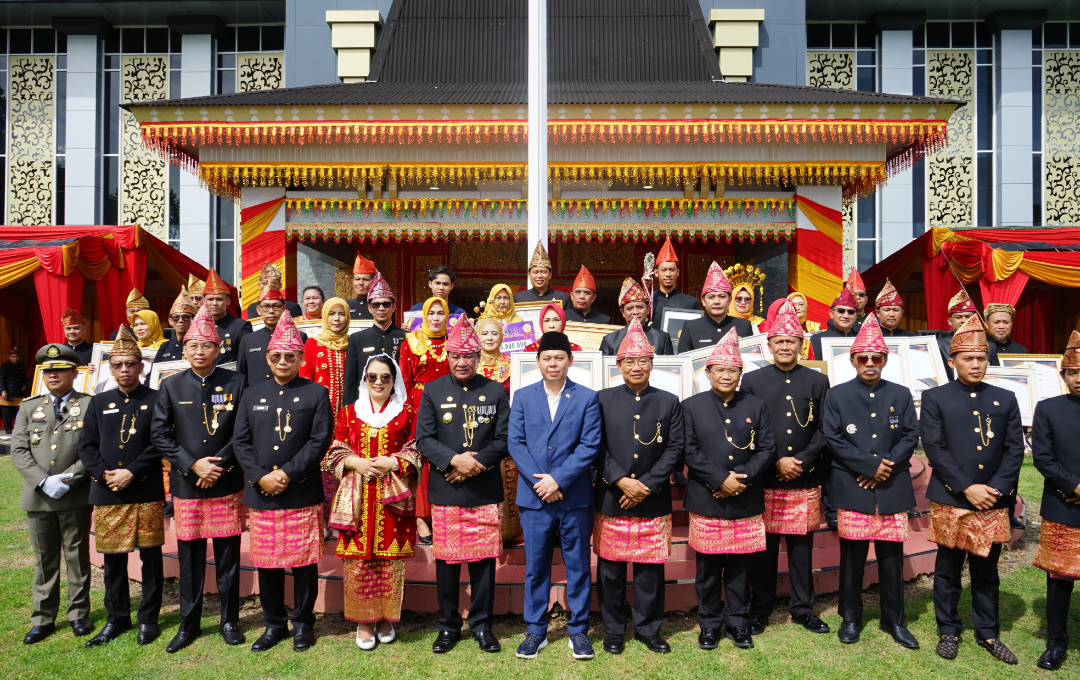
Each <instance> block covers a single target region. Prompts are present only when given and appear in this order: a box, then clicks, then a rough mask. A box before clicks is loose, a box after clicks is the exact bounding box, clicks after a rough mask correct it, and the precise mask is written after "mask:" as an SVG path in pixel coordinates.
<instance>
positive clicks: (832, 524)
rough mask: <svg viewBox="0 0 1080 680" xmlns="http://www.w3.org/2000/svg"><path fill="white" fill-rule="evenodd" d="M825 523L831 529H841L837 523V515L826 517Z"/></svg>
mask: <svg viewBox="0 0 1080 680" xmlns="http://www.w3.org/2000/svg"><path fill="white" fill-rule="evenodd" d="M825 525H826V526H828V527H829V531H839V528H838V527H837V525H836V518H835V517H826V518H825Z"/></svg>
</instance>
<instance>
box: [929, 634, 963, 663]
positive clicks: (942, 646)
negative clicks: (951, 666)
mask: <svg viewBox="0 0 1080 680" xmlns="http://www.w3.org/2000/svg"><path fill="white" fill-rule="evenodd" d="M934 651H936V652H937V655H938V656H940V657H941V658H942V659H949V660H952V659H955V658H956V655H957V654H958V653H959V652H960V638H958V637H956V636H955V635H942V636H941V639H940V640H938V643H937V648H936V649H935V650H934Z"/></svg>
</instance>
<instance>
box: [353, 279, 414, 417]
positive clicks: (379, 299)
mask: <svg viewBox="0 0 1080 680" xmlns="http://www.w3.org/2000/svg"><path fill="white" fill-rule="evenodd" d="M367 302H368V309H369V310H370V311H371V315H372V316H373V317H375V323H374V324H372V326H371V328H365V329H364V330H362V331H358V332H356V333H353V334H352V335H350V336H349V346H348V347H347V348H346V350H345V380H344V391H343V393H342V397H341V403H342V404H344V405H345V406H348V405H349V404H352V403H354V402H355V401H356V399H357V398H358V397H359V396H360V385H361V384H362V382H363V376H362V375H361V373H363V371H364V367H365V366H367V362H368V359H370V358H371V357H373V356H375V355H377V354H385V355H386V356H388V357H391V358H392V359H393V360H394V361H397V358H398V350H399V349H400V348H401V343H403V342H405V329H403V328H401V327H400V326H398V325H397V324H396V323H394V314H395V312H396V311H397V307H396V304H395V302H396V301H395V299H394V291H392V290H390V284H388V283H387V282H386V279H384V278H383V276H382V274H379V273H376V274H375V278H374V279H373V280H372V282H371V288H370V289H369V290H368V297H367Z"/></svg>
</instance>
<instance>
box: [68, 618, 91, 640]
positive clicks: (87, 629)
mask: <svg viewBox="0 0 1080 680" xmlns="http://www.w3.org/2000/svg"><path fill="white" fill-rule="evenodd" d="M71 632H72V633H75V637H82V636H84V635H89V634H90V633H93V632H94V624H92V623H90V619H75V620H74V621H72V622H71Z"/></svg>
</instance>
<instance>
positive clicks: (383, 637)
mask: <svg viewBox="0 0 1080 680" xmlns="http://www.w3.org/2000/svg"><path fill="white" fill-rule="evenodd" d="M375 635H376V636H377V637H378V638H379V642H381V643H382V644H384V645H388V644H390V643H391V642H393V641H394V640H396V639H397V631H396V630H394V624H392V623H391V624H390V632H389V633H380V632H379V629H378V627H376V628H375Z"/></svg>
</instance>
